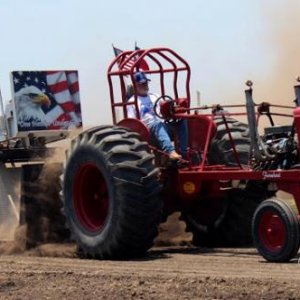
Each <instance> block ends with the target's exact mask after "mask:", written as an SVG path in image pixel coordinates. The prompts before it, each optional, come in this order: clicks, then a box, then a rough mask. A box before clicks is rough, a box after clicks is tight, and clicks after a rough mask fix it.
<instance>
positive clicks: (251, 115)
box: [245, 80, 274, 161]
mask: <svg viewBox="0 0 300 300" xmlns="http://www.w3.org/2000/svg"><path fill="white" fill-rule="evenodd" d="M246 85H247V86H248V87H249V88H248V89H247V90H245V94H246V110H247V118H248V125H249V131H250V141H251V152H252V153H253V155H254V157H255V159H256V160H258V161H265V160H267V159H272V158H274V155H272V154H270V153H269V151H268V149H267V148H266V146H265V144H264V143H263V141H262V139H261V137H260V136H259V134H258V126H257V122H256V115H255V103H254V101H253V97H252V85H253V83H252V81H250V80H248V81H247V82H246Z"/></svg>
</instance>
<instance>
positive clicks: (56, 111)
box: [46, 71, 82, 129]
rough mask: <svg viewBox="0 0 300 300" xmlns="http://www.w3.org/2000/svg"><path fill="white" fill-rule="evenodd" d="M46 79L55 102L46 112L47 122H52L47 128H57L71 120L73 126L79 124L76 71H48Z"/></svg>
mask: <svg viewBox="0 0 300 300" xmlns="http://www.w3.org/2000/svg"><path fill="white" fill-rule="evenodd" d="M46 79H47V86H48V89H49V91H50V92H51V93H52V95H53V97H54V99H55V101H56V104H57V105H55V106H54V107H53V108H52V109H51V110H50V111H48V112H47V114H46V116H47V119H48V122H49V124H52V125H50V127H49V129H59V128H61V127H62V126H61V124H63V123H64V122H66V123H70V122H72V123H73V124H74V127H79V126H81V124H82V121H81V109H80V98H79V82H78V75H77V72H76V71H48V72H47V76H46Z"/></svg>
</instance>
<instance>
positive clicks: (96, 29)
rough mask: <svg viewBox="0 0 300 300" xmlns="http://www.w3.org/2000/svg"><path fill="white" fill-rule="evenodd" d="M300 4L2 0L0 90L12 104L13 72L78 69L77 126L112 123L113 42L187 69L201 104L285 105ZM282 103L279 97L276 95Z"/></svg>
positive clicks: (288, 0)
mask: <svg viewBox="0 0 300 300" xmlns="http://www.w3.org/2000/svg"><path fill="white" fill-rule="evenodd" d="M299 2H300V1H299V0H264V1H262V0H243V1H241V0H227V1H221V0H219V1H216V0H210V1H203V0H185V1H182V0H180V1H179V0H173V1H169V0H164V1H162V0H151V1H137V0H132V1H131V0H127V1H118V0H114V1H101V0H86V1H78V0H72V1H71V0H51V1H50V0H43V1H42V0H26V1H21V0H19V1H14V0H0V38H1V42H0V88H1V92H2V96H3V99H4V100H5V101H8V100H9V99H10V98H11V90H10V79H9V73H10V72H11V71H13V70H48V69H60V70H63V69H77V70H78V71H79V78H80V79H79V82H80V95H81V103H82V113H83V123H84V124H85V125H87V126H90V125H98V124H105V123H110V122H111V111H110V104H109V93H108V84H107V78H106V69H107V67H108V65H109V63H110V62H111V60H112V59H113V51H112V46H111V44H112V43H113V44H114V45H115V46H117V47H119V48H121V49H126V50H128V49H133V47H134V43H135V41H136V42H137V43H138V46H139V47H141V48H151V47H158V46H165V47H169V48H172V49H174V50H175V51H176V52H178V53H179V54H180V55H182V56H183V57H184V58H185V59H186V60H187V61H188V62H189V63H190V66H191V69H192V78H191V93H192V98H196V90H200V92H201V103H202V104H213V103H225V104H229V103H244V101H245V100H244V94H243V91H244V88H245V85H244V83H245V81H246V80H247V79H251V80H252V81H253V82H254V84H255V85H254V89H255V96H256V99H257V102H260V101H272V100H274V101H275V102H277V103H279V102H285V103H286V104H291V101H292V98H293V89H292V88H293V85H294V84H295V77H296V76H298V75H300V63H299V62H300V60H299V56H300V42H299V41H298V39H299V36H300V23H299V22H300V21H299V19H300V18H299V15H300V3H299ZM283 97H284V98H283Z"/></svg>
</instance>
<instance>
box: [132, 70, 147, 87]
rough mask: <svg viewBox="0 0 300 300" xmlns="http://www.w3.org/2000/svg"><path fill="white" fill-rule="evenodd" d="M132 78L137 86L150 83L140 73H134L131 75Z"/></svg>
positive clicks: (142, 73)
mask: <svg viewBox="0 0 300 300" xmlns="http://www.w3.org/2000/svg"><path fill="white" fill-rule="evenodd" d="M133 78H134V81H135V82H136V83H138V84H143V83H146V82H148V81H150V79H148V78H147V76H146V74H145V73H144V72H141V71H138V72H135V73H134V75H133Z"/></svg>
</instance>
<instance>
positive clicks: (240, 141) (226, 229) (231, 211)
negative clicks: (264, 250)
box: [182, 117, 273, 247]
mask: <svg viewBox="0 0 300 300" xmlns="http://www.w3.org/2000/svg"><path fill="white" fill-rule="evenodd" d="M226 121H227V124H228V127H229V129H230V131H231V135H232V138H233V140H234V142H235V146H236V151H237V154H238V157H239V160H240V163H241V164H242V165H247V164H248V160H249V153H250V137H249V132H248V126H247V124H244V123H242V122H239V121H237V120H235V119H233V118H226ZM215 123H216V125H217V133H216V135H215V137H214V139H213V141H212V142H211V146H210V149H209V153H208V161H209V163H210V164H223V165H226V166H236V165H237V163H236V160H235V156H234V152H233V151H232V148H231V142H230V138H229V136H228V134H227V131H226V126H225V123H224V120H223V119H222V118H220V117H217V118H216V119H215ZM271 196H273V193H271V192H269V191H268V190H267V186H266V184H265V183H258V182H253V181H252V182H251V181H248V182H247V183H245V184H244V187H243V188H234V189H232V190H230V191H229V192H228V194H227V197H225V199H219V201H223V203H224V205H223V209H222V210H221V211H220V213H219V216H215V212H216V211H219V210H220V205H218V207H217V208H216V209H215V208H214V207H212V208H211V212H207V214H208V215H209V214H212V215H214V219H213V220H209V222H206V223H205V224H203V222H201V221H199V220H200V219H201V217H198V216H197V210H196V209H192V210H191V211H192V212H183V213H182V218H183V219H184V220H185V221H186V225H187V229H186V230H187V231H191V232H192V233H193V244H194V245H195V246H205V247H237V246H249V245H251V244H252V235H251V222H252V217H253V214H254V211H255V209H256V208H257V206H258V205H259V204H260V203H261V202H262V201H263V200H265V199H266V198H269V197H271ZM200 201H201V200H200ZM207 201H210V199H207ZM216 203H217V202H216Z"/></svg>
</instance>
